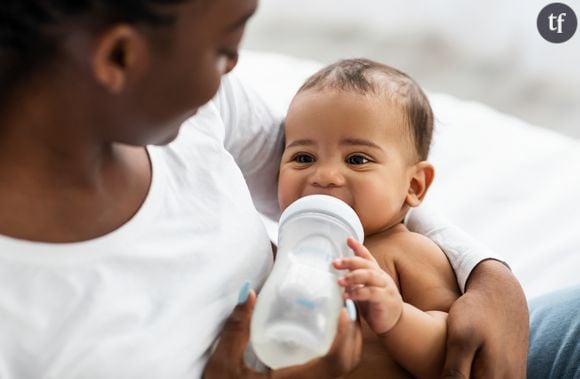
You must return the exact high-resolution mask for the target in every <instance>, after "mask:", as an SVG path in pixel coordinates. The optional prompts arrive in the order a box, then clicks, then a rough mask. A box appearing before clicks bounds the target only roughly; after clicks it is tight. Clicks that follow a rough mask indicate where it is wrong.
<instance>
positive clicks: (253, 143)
mask: <svg viewBox="0 0 580 379" xmlns="http://www.w3.org/2000/svg"><path fill="white" fill-rule="evenodd" d="M256 6H257V4H256V0H212V1H209V0H181V1H180V0H166V1H162V0H141V1H137V0H133V1H129V0H106V1H104V0H101V1H97V0H84V1H80V0H79V1H76V2H66V1H62V0H26V1H25V0H9V1H4V2H2V5H0V8H1V12H0V25H2V27H1V28H0V97H1V100H2V101H1V103H0V104H1V105H0V281H1V283H2V285H1V286H0V287H1V288H0V336H2V337H1V338H0V377H2V378H36V377H58V378H66V377H90V378H111V377H116V378H133V377H139V378H193V377H199V376H201V375H202V374H203V375H204V376H205V377H206V378H212V377H215V378H226V377H232V378H234V377H258V374H256V373H254V372H253V371H252V370H250V369H248V368H247V367H245V366H244V365H243V363H242V359H241V355H242V352H243V350H244V346H245V343H246V341H247V330H248V324H247V321H248V320H249V317H250V314H251V309H252V306H253V302H254V300H255V295H254V294H253V292H251V291H250V292H248V291H245V290H244V291H242V294H241V297H240V300H241V303H242V304H241V305H239V306H238V307H236V308H235V310H234V312H233V313H232V314H231V316H230V317H229V318H228V314H229V313H230V312H231V310H232V308H233V307H234V306H235V304H236V302H237V301H238V293H239V290H240V288H247V287H243V283H245V282H246V281H250V282H251V283H252V285H253V286H254V287H258V286H259V285H260V284H261V283H262V282H263V280H264V278H265V277H266V275H267V273H268V271H269V269H270V267H271V263H272V258H271V250H270V244H269V241H268V239H267V237H266V233H265V232H264V230H263V227H262V225H261V223H260V219H259V216H258V213H257V211H256V209H255V207H254V204H255V206H256V207H257V208H258V209H259V210H260V211H262V212H263V213H266V214H268V213H270V214H272V212H275V211H273V210H274V209H276V201H275V199H274V198H273V194H275V190H274V188H275V170H276V167H277V160H278V159H279V155H280V148H281V144H280V143H279V142H280V138H281V137H280V136H281V131H280V130H279V128H278V125H279V121H280V120H279V119H277V118H276V117H275V116H273V115H272V114H271V112H270V111H269V110H268V109H267V108H266V107H265V106H264V105H263V104H262V103H261V102H260V101H259V99H257V98H253V97H252V95H251V93H249V92H248V91H246V90H245V89H244V87H243V86H242V85H241V84H240V83H239V82H237V81H236V79H235V77H232V78H229V79H227V80H224V81H223V83H222V89H221V91H220V93H219V94H218V96H217V97H216V98H215V99H214V100H213V101H212V102H211V103H210V104H209V105H207V106H205V107H203V108H201V107H202V105H204V104H206V103H207V102H208V101H209V100H210V99H212V97H214V95H215V94H216V91H217V90H218V86H219V85H220V78H221V76H222V75H223V74H224V73H226V72H229V71H230V70H231V69H232V68H233V67H234V66H235V63H236V60H237V49H238V45H239V42H240V39H241V37H242V34H243V31H244V26H245V23H246V21H247V20H248V18H249V17H250V16H251V15H252V13H253V12H254V11H255V8H256ZM196 113H197V115H196V116H195V117H193V118H192V119H190V120H189V121H188V122H186V123H185V124H183V126H182V123H183V122H184V121H185V120H187V119H188V118H190V117H191V116H192V115H194V114H196ZM178 133H180V136H179V138H176V137H177V135H178ZM173 140H175V141H174V142H173V143H172V144H170V145H168V146H166V145H167V144H168V143H169V142H171V141H173ZM277 142H278V143H277ZM151 145H163V146H160V147H155V146H151ZM145 146H147V147H145ZM246 183H247V185H246ZM417 218H418V219H419V220H420V217H419V216H417ZM416 230H419V231H420V227H417V228H416ZM472 258H473V257H472ZM470 260H471V261H472V263H471V265H470V267H471V268H473V267H474V266H475V265H477V263H478V262H479V260H478V258H477V257H476V258H473V259H471V258H470ZM460 261H461V259H460V258H459V259H457V258H456V259H455V262H456V263H457V262H459V265H460V266H461V262H460ZM461 267H463V269H465V267H466V266H465V265H464V266H461ZM471 268H470V269H469V270H467V272H465V273H464V281H466V280H467V277H468V276H469V282H468V286H467V292H466V295H465V296H463V297H462V298H461V299H460V300H458V301H457V303H456V305H454V307H453V308H452V309H451V311H450V314H449V323H450V327H449V338H448V340H449V342H448V357H447V363H446V369H447V372H449V373H456V374H463V375H465V376H468V375H469V373H470V371H472V372H473V373H476V374H480V375H483V376H487V377H490V376H499V374H498V373H502V374H504V375H507V376H509V377H516V376H522V375H523V372H524V371H525V352H526V347H527V345H526V341H527V327H526V326H527V321H526V317H527V313H526V307H525V302H524V298H523V294H522V292H521V289H520V288H519V286H518V284H517V282H516V281H515V280H514V278H513V276H512V275H511V274H510V273H509V271H508V270H507V269H506V268H505V267H504V266H503V265H502V264H501V263H498V262H495V261H485V262H483V263H480V264H478V265H477V267H476V268H475V269H474V270H473V272H472V271H471ZM470 273H471V274H470ZM500 291H501V292H500ZM498 294H501V296H498ZM246 300H247V301H246ZM351 313H352V312H351ZM226 318H227V322H226V323H225V325H226V326H225V329H224V331H223V332H222V333H221V339H220V342H219V344H218V346H217V348H216V349H215V350H212V349H211V346H212V344H213V342H214V341H215V339H216V337H218V336H219V335H220V330H221V328H222V326H223V325H224V320H226ZM212 351H213V353H212ZM476 352H477V359H476V360H475V361H473V358H474V355H475V354H476ZM359 354H360V332H359V330H358V328H357V327H356V324H355V323H354V322H352V321H350V320H349V319H348V317H347V316H346V312H343V314H342V316H341V322H340V327H339V332H338V337H337V340H336V341H335V344H334V346H333V348H332V349H331V352H330V353H329V355H327V356H326V357H323V358H321V359H318V360H315V361H313V362H309V363H308V364H306V365H304V366H301V367H294V368H289V369H286V370H281V371H275V372H270V373H268V374H267V375H269V376H272V377H297V378H308V377H317V378H322V377H336V376H340V375H342V374H344V373H347V372H349V371H350V370H351V369H352V368H353V367H354V366H355V365H356V362H357V359H358V355H359ZM208 358H209V364H207V366H206V363H207V362H208ZM472 363H473V369H472ZM204 370H205V373H203V371H204ZM496 374H498V375H496Z"/></svg>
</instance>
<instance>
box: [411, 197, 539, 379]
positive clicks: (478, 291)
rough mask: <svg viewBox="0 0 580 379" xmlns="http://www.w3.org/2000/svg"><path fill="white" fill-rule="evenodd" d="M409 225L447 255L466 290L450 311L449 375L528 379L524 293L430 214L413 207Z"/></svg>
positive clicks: (484, 252)
mask: <svg viewBox="0 0 580 379" xmlns="http://www.w3.org/2000/svg"><path fill="white" fill-rule="evenodd" d="M406 222H407V227H408V228H409V229H410V230H412V231H414V232H417V233H420V234H423V235H425V236H427V237H429V238H430V239H432V240H433V241H435V242H436V243H437V245H439V247H441V249H442V250H443V251H444V252H445V254H446V255H447V257H448V258H449V261H450V263H451V265H452V266H453V268H454V270H455V273H456V275H457V281H458V284H459V286H460V288H461V290H462V291H465V293H464V295H463V296H461V298H459V299H458V300H457V301H456V302H455V303H454V304H453V306H452V307H451V309H450V310H449V316H448V321H447V323H448V331H447V352H446V359H445V368H444V373H445V375H446V376H448V377H451V378H468V377H472V378H487V377H493V378H524V377H525V374H526V361H527V349H528V332H529V323H528V310H527V305H526V299H525V295H524V292H523V290H522V288H521V286H520V284H519V283H518V281H517V280H516V278H515V277H514V275H513V274H512V273H511V271H510V270H509V268H508V267H507V266H506V265H505V264H504V263H502V262H501V261H500V260H499V259H498V258H497V256H496V255H495V254H493V252H491V251H490V250H489V249H488V248H486V247H485V246H483V245H482V244H480V243H478V242H477V241H475V240H474V239H473V238H471V237H469V236H468V235H467V234H465V233H464V232H462V231H461V230H460V229H458V228H457V227H455V226H452V225H450V224H449V223H448V222H446V221H445V220H443V219H440V218H436V217H434V216H433V214H432V213H430V212H429V211H428V210H425V209H421V208H416V209H413V210H412V211H411V212H410V214H409V217H408V218H407V220H406Z"/></svg>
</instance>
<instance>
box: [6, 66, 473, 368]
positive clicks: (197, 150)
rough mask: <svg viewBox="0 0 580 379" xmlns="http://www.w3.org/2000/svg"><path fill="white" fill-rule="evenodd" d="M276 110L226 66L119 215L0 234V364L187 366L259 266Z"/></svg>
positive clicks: (264, 265) (199, 361)
mask: <svg viewBox="0 0 580 379" xmlns="http://www.w3.org/2000/svg"><path fill="white" fill-rule="evenodd" d="M280 121H281V118H280V117H278V116H275V115H273V114H272V112H271V111H270V110H269V109H268V108H267V107H266V106H265V105H264V104H263V102H261V101H260V99H258V98H257V97H255V95H253V94H252V93H251V92H249V91H247V90H246V89H245V87H244V86H243V85H241V84H240V83H239V81H238V80H237V79H236V78H235V77H233V76H231V75H230V76H229V77H227V78H225V79H224V80H223V82H222V86H221V89H220V92H219V93H218V95H217V96H216V98H215V99H214V100H212V102H211V103H210V104H208V105H207V106H205V107H204V108H202V109H201V110H200V112H199V113H198V114H197V115H196V116H195V117H194V118H193V119H191V120H189V121H187V122H186V123H185V124H184V125H183V127H182V129H181V132H180V135H179V137H178V138H177V139H176V140H175V141H174V142H173V143H172V144H170V145H169V146H164V147H149V148H148V152H149V156H150V159H151V165H152V169H153V178H152V183H151V188H150V190H149V193H148V195H147V198H146V200H145V203H144V204H143V205H142V207H141V209H140V210H139V211H138V212H137V214H136V215H135V216H134V217H133V218H132V219H131V220H130V221H129V222H127V223H126V224H125V225H123V226H122V227H120V228H119V229H117V230H115V231H113V232H111V233H109V234H108V235H105V236H102V237H100V238H96V239H94V240H89V241H84V242H79V243H69V244H47V243H35V242H29V241H22V240H16V239H12V238H8V237H5V236H0V378H2V379H23V378H34V379H36V378H55V379H56V378H58V379H67V378H90V379H111V378H115V379H125V378H127V379H131V378H135V379H147V378H151V379H160V378H171V379H180V378H183V379H193V378H197V377H200V376H201V373H202V371H203V368H204V365H205V362H206V359H207V356H208V354H209V349H210V347H211V345H212V343H213V342H214V341H215V338H216V337H217V336H218V334H219V332H220V330H221V327H222V323H223V321H224V319H225V318H226V317H227V316H228V315H229V314H230V312H231V311H232V309H233V308H234V306H235V304H236V301H237V298H238V292H239V290H240V288H241V286H242V284H243V283H244V282H245V281H247V280H249V281H251V282H252V284H253V286H254V287H255V288H258V287H259V286H261V284H262V283H263V281H264V280H265V278H266V276H267V274H268V272H269V271H270V269H271V265H272V253H271V248H270V241H269V238H268V236H267V234H266V231H265V229H264V226H263V224H262V222H261V220H260V216H259V213H258V212H257V210H256V208H255V207H257V208H258V209H259V210H260V212H262V213H264V214H267V215H269V216H271V217H276V216H277V213H278V206H277V202H276V198H275V196H276V172H277V169H278V163H279V157H280V154H281V147H282V143H281V141H282V135H281V128H280V127H279V125H280ZM242 173H243V174H242ZM248 187H249V188H250V189H251V193H252V197H251V196H250V191H249V189H248ZM252 200H253V201H252ZM412 218H413V216H411V219H412ZM86 222H90V220H86ZM452 259H454V261H455V262H459V265H460V266H461V265H462V264H463V266H461V267H462V268H461V270H462V272H467V273H469V272H470V271H471V268H472V265H473V262H472V263H470V265H471V267H468V266H469V265H466V264H465V260H463V261H462V260H461V259H460V258H453V257H452ZM471 261H473V259H472V260H470V262H471ZM462 262H463V263H462ZM462 288H463V287H462Z"/></svg>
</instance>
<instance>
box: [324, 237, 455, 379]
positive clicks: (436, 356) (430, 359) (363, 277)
mask: <svg viewBox="0 0 580 379" xmlns="http://www.w3.org/2000/svg"><path fill="white" fill-rule="evenodd" d="M348 244H349V246H350V247H351V248H352V249H353V250H354V251H355V254H356V257H355V258H349V259H343V260H340V261H337V262H336V263H335V267H336V268H339V269H349V270H350V271H351V272H350V273H349V274H348V275H346V276H345V277H344V278H341V279H340V280H339V284H340V285H342V286H343V287H345V288H346V291H345V297H347V298H351V299H353V300H357V301H358V302H359V305H360V307H361V313H362V314H363V316H364V317H365V319H366V320H367V323H368V324H369V326H370V327H371V329H373V331H374V332H375V333H376V334H377V335H378V336H379V337H380V338H381V340H382V341H383V343H384V344H385V346H386V347H387V349H388V350H389V352H390V353H391V355H392V356H393V358H394V359H395V360H396V361H397V362H398V363H399V364H400V365H401V366H403V367H404V368H405V369H407V370H408V371H409V372H411V373H412V374H413V375H414V376H417V377H439V375H440V373H441V371H442V368H443V363H444V357H445V336H446V316H447V314H446V313H445V312H446V311H447V310H448V309H449V307H450V306H451V304H452V302H453V301H454V300H455V299H456V298H457V296H458V295H459V291H458V289H457V285H456V282H455V277H454V275H453V271H452V270H451V268H450V266H449V264H448V263H447V260H446V258H445V256H444V255H443V254H442V252H441V251H440V250H439V249H438V247H437V246H436V245H435V244H433V243H432V242H431V241H430V240H428V239H426V238H424V237H422V236H418V235H415V234H414V233H397V236H396V237H395V238H389V243H388V244H386V243H381V244H371V245H374V246H372V247H371V248H373V249H377V250H383V249H389V250H390V251H389V252H388V253H387V254H381V253H379V254H378V255H377V254H375V255H376V256H378V257H379V259H380V260H381V262H380V263H381V265H379V262H377V261H376V260H375V258H374V257H373V256H372V255H371V254H370V253H369V251H368V250H367V249H366V248H365V247H364V246H362V245H360V244H358V243H357V242H356V241H354V240H349V241H348ZM397 251H399V253H396V252H397ZM394 252H395V253H394ZM384 256H388V257H393V256H394V257H401V259H392V258H389V259H388V261H389V263H388V264H387V263H385V261H384V260H383V259H381V257H384ZM381 266H383V267H381ZM387 272H390V273H391V275H392V276H391V275H389V274H388V273H387ZM397 286H398V288H397ZM399 290H400V292H399ZM401 294H402V297H401ZM403 298H404V299H405V302H404V301H403Z"/></svg>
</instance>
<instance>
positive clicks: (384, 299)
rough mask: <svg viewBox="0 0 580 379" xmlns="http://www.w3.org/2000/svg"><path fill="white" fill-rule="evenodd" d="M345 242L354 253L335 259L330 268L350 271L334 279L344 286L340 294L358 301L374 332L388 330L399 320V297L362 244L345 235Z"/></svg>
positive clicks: (388, 276)
mask: <svg viewBox="0 0 580 379" xmlns="http://www.w3.org/2000/svg"><path fill="white" fill-rule="evenodd" d="M347 244H348V246H349V247H350V248H351V249H352V250H353V251H354V253H355V255H356V256H355V257H353V258H343V259H336V260H334V261H333V262H332V264H333V266H334V268H336V269H339V270H349V271H350V272H349V273H348V274H347V275H345V276H343V277H342V278H339V279H338V285H340V286H341V287H344V289H345V291H344V298H345V299H352V300H354V301H357V302H358V305H359V307H360V311H361V313H362V315H363V317H364V318H365V320H366V321H367V323H368V324H369V326H370V327H371V329H372V330H373V331H374V332H375V333H377V334H384V333H386V332H388V331H389V330H391V328H392V327H393V326H395V324H396V323H397V321H399V318H400V317H401V313H402V311H403V299H402V298H401V294H400V293H399V290H398V288H397V286H396V284H395V282H394V281H393V278H391V276H390V275H389V274H387V273H386V272H385V271H383V269H381V267H380V266H379V264H378V263H377V261H376V259H375V258H374V257H373V256H372V255H371V253H370V252H369V251H368V249H367V248H366V247H364V246H363V245H361V244H360V243H358V242H357V241H356V240H355V239H354V238H352V237H349V239H348V240H347Z"/></svg>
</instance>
